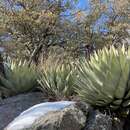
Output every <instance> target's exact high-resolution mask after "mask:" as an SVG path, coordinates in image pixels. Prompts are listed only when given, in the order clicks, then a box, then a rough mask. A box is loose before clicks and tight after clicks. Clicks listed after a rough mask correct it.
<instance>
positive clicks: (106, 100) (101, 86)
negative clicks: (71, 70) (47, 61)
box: [75, 46, 130, 109]
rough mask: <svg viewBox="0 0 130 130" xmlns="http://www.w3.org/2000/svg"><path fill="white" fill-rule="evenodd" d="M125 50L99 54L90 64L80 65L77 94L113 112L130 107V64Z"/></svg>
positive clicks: (106, 51)
mask: <svg viewBox="0 0 130 130" xmlns="http://www.w3.org/2000/svg"><path fill="white" fill-rule="evenodd" d="M128 57H129V51H126V50H125V47H124V46H122V47H121V48H118V49H115V48H114V47H113V46H111V47H110V48H109V49H108V48H104V49H103V50H99V51H97V52H96V51H95V52H94V54H93V55H91V56H90V60H89V61H87V60H86V59H85V58H83V59H81V60H80V61H79V64H78V77H77V78H76V87H75V89H76V92H77V93H78V95H79V96H80V97H81V99H82V100H84V101H86V102H87V103H89V104H91V105H92V106H100V107H103V106H109V107H110V108H112V109H118V108H119V107H128V106H129V105H130V85H128V81H129V73H130V61H129V60H128Z"/></svg>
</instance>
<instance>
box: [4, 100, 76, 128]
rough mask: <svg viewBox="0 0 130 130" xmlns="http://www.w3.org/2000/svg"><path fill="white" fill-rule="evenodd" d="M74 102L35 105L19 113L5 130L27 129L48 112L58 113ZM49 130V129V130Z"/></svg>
mask: <svg viewBox="0 0 130 130" xmlns="http://www.w3.org/2000/svg"><path fill="white" fill-rule="evenodd" d="M73 104H74V102H71V101H60V102H46V103H41V104H38V105H35V106H33V107H31V108H30V109H28V110H26V111H24V112H23V113H21V114H20V115H19V116H18V117H17V118H16V119H15V120H14V121H13V122H11V123H10V124H9V125H8V127H7V128H5V130H24V129H25V128H29V127H30V126H31V125H32V124H33V123H35V122H36V121H37V120H38V119H39V118H41V117H44V115H45V116H46V114H47V113H49V112H54V111H60V110H62V109H64V108H66V107H68V106H70V105H73ZM50 130H51V129H50Z"/></svg>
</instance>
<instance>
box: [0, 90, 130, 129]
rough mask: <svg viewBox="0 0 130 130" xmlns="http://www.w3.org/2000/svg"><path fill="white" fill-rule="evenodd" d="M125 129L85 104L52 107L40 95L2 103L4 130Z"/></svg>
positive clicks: (0, 117)
mask: <svg viewBox="0 0 130 130" xmlns="http://www.w3.org/2000/svg"><path fill="white" fill-rule="evenodd" d="M39 103H40V104H39ZM37 104H38V105H37ZM32 106H33V107H32ZM30 107H31V108H30ZM23 111H24V112H23ZM123 125H124V124H123V122H122V121H120V120H119V119H115V120H113V119H112V117H111V116H110V115H106V114H103V113H101V112H99V111H98V110H94V109H93V108H92V107H90V106H89V105H88V104H85V103H83V102H71V101H61V102H49V103H48V102H47V100H46V99H44V97H43V95H42V94H41V93H38V92H37V93H29V94H22V95H18V96H15V97H11V98H8V99H5V100H2V101H0V130H124V129H123ZM125 130H129V128H125Z"/></svg>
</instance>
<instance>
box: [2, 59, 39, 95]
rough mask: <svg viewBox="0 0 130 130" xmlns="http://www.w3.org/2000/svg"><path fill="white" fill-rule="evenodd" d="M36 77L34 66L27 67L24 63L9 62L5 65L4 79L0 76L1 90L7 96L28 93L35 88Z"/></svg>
mask: <svg viewBox="0 0 130 130" xmlns="http://www.w3.org/2000/svg"><path fill="white" fill-rule="evenodd" d="M37 75H38V73H37V71H36V67H35V66H30V67H28V64H27V62H25V61H24V62H22V61H10V63H8V64H6V65H5V77H2V76H0V81H1V84H2V87H1V89H2V90H4V91H6V92H7V93H9V95H15V94H19V93H24V92H28V91H29V90H31V89H33V88H34V87H36V84H37Z"/></svg>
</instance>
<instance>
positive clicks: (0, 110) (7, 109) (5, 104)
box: [0, 92, 45, 130]
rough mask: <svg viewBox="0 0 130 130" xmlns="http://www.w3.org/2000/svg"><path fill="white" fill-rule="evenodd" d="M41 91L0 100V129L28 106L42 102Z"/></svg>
mask: <svg viewBox="0 0 130 130" xmlns="http://www.w3.org/2000/svg"><path fill="white" fill-rule="evenodd" d="M44 100H45V98H44V96H43V94H42V93H39V92H35V93H28V94H21V95H17V96H14V97H10V98H8V99H5V100H2V101H0V130H3V128H4V127H6V126H7V125H8V124H9V123H10V122H11V121H12V120H14V118H15V117H17V116H18V115H19V114H20V113H21V112H23V111H25V110H26V109H28V108H29V107H31V106H33V105H35V104H38V103H41V102H44Z"/></svg>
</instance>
